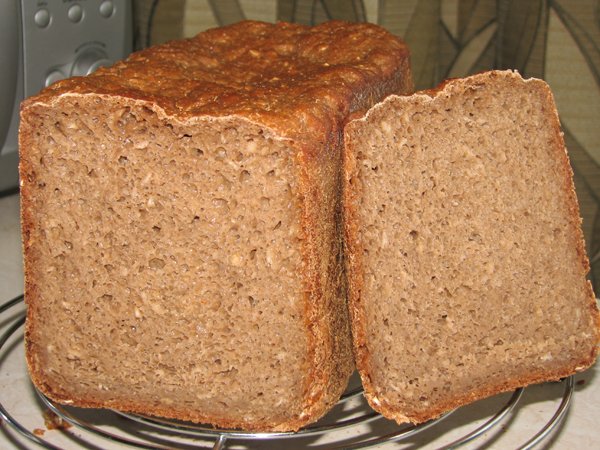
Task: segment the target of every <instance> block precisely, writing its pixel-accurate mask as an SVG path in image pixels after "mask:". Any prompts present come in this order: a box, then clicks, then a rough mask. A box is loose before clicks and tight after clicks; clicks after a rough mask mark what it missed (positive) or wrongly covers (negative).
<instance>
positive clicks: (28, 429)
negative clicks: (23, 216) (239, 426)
mask: <svg viewBox="0 0 600 450" xmlns="http://www.w3.org/2000/svg"><path fill="white" fill-rule="evenodd" d="M22 301H23V296H19V297H17V298H15V299H13V300H11V301H9V302H7V303H5V304H3V305H1V306H0V314H2V316H0V317H3V320H2V326H3V328H4V330H5V331H4V333H3V334H2V335H1V336H0V375H5V371H6V370H7V369H6V367H5V365H6V361H7V359H9V358H20V359H22V358H23V353H22V348H21V347H22V345H16V344H18V343H20V342H22V339H23V325H24V323H25V314H24V313H23V312H22V309H23V308H22ZM19 305H21V308H15V309H17V310H18V309H20V310H21V311H19V312H16V313H15V312H14V311H15V309H12V308H14V307H16V306H19ZM11 311H12V312H13V314H12V316H10V317H9V318H8V319H7V318H6V317H5V316H7V315H9V313H10V312H11ZM13 353H14V354H13ZM23 365H24V362H23ZM22 384H23V386H11V389H13V388H17V389H23V390H24V391H28V392H29V393H30V394H31V397H32V398H31V399H30V401H32V402H33V403H35V404H36V405H35V408H37V410H39V413H40V416H41V415H42V414H46V415H47V414H49V413H50V414H53V415H55V416H56V419H57V420H58V421H59V422H60V423H63V424H64V425H63V426H62V427H59V428H60V429H59V430H55V431H52V432H47V433H46V431H45V430H40V429H33V428H32V426H31V424H28V423H26V422H31V418H30V417H29V416H30V415H31V414H30V413H29V414H28V415H27V416H24V414H23V412H22V411H21V412H19V411H16V410H18V409H19V408H17V407H16V406H15V405H14V403H13V409H14V410H15V411H12V410H9V409H10V408H8V407H7V406H5V396H6V392H3V391H2V390H0V417H1V418H2V419H3V421H4V423H5V424H7V425H8V426H9V427H10V428H11V429H12V430H13V432H14V433H15V435H18V436H20V437H21V438H24V439H25V441H29V442H30V443H34V444H37V446H41V447H43V448H48V449H64V448H90V449H104V448H109V447H108V446H110V448H113V447H114V448H142V449H161V450H163V449H192V448H194V449H195V448H212V449H214V450H222V449H238V448H239V449H250V448H264V449H277V448H294V449H296V448H310V449H362V448H369V447H379V446H385V445H386V444H389V443H395V445H398V446H399V447H398V448H402V447H401V444H403V443H405V444H406V447H405V448H411V449H414V448H420V447H421V446H422V445H428V444H431V442H432V441H435V442H434V444H435V445H434V447H432V448H439V449H451V448H457V447H460V446H463V445H466V444H469V443H471V444H475V445H476V447H477V448H481V447H485V446H487V445H488V444H490V442H494V440H495V439H496V438H497V435H498V434H502V433H503V432H505V431H506V429H507V427H510V426H511V423H512V419H513V418H514V417H515V416H516V415H517V414H518V410H519V408H520V405H521V403H522V397H523V393H524V390H523V389H518V390H516V391H514V392H513V393H509V394H503V395H500V396H497V397H496V398H493V399H490V400H488V401H487V403H486V404H485V405H483V406H484V408H483V409H484V410H485V411H484V414H483V415H482V414H479V415H478V417H477V420H472V417H471V419H469V420H467V421H464V420H462V421H461V420H454V422H455V423H451V422H453V419H455V418H456V416H460V415H461V412H462V411H465V410H467V409H468V408H469V407H468V406H467V407H463V408H459V410H456V411H452V412H450V413H447V414H446V415H444V416H442V417H440V418H438V419H436V420H433V421H430V422H427V423H425V424H421V425H417V426H414V425H406V426H400V425H397V424H395V423H393V422H390V421H387V420H386V419H384V418H383V417H381V416H380V415H379V414H377V413H375V412H373V411H372V410H371V409H370V408H369V407H368V405H367V404H366V402H365V400H364V398H363V396H362V388H361V387H360V383H359V382H358V380H357V379H355V380H354V381H353V382H351V386H350V387H349V389H348V390H347V391H346V393H345V394H344V395H343V397H342V398H341V399H340V401H339V402H338V404H337V405H336V407H335V408H334V409H333V410H332V411H331V412H330V413H329V414H328V415H327V416H326V417H325V418H323V419H322V420H321V421H319V422H318V423H316V424H314V425H311V426H309V427H307V428H304V429H302V430H300V431H299V432H295V433H293V432H286V433H245V432H240V431H237V430H224V429H216V428H212V427H209V426H200V425H197V424H191V423H185V422H178V421H171V420H167V419H160V418H155V417H146V416H141V415H135V414H126V413H122V412H117V411H110V410H89V409H80V408H74V407H68V406H63V405H59V404H57V403H54V402H52V401H51V400H49V399H48V398H46V397H45V396H44V395H43V394H41V393H39V392H37V391H35V389H34V388H33V386H32V385H31V383H30V381H29V379H28V378H27V377H22ZM561 384H562V395H558V396H557V397H556V398H555V399H554V403H553V406H552V408H551V411H550V414H549V416H550V417H548V418H546V419H543V420H541V421H539V422H538V423H537V425H536V428H535V429H532V430H530V432H529V433H530V434H529V438H528V439H527V440H526V442H524V443H521V444H519V445H517V446H516V447H517V448H519V449H532V448H534V447H536V446H537V445H538V444H540V443H542V442H544V441H546V440H548V438H549V436H550V435H552V434H553V431H554V430H556V429H557V427H558V426H559V425H560V424H561V422H562V421H563V420H564V418H565V416H566V413H567V411H568V409H569V406H570V403H571V397H572V394H573V390H574V389H573V388H574V381H573V377H568V378H566V379H564V380H563V381H562V382H561ZM481 406H482V404H481V403H480V404H479V410H481V409H482V408H481ZM19 414H20V415H19ZM448 424H450V427H448ZM454 426H456V427H460V430H459V433H458V434H457V433H448V429H450V430H452V428H453V427H454ZM51 433H52V436H50V435H51ZM46 435H48V437H46ZM440 435H443V436H445V435H448V438H447V440H446V442H443V443H442V444H438V443H437V442H438V441H439V436H440ZM50 437H52V439H50ZM429 447H431V446H430V445H429ZM429 447H428V448H429Z"/></svg>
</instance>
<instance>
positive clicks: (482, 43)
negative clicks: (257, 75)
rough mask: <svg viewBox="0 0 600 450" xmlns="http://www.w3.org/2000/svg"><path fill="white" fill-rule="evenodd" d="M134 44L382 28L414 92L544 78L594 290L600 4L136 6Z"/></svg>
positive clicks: (599, 195) (552, 0)
mask: <svg viewBox="0 0 600 450" xmlns="http://www.w3.org/2000/svg"><path fill="white" fill-rule="evenodd" d="M134 8H135V17H136V46H137V47H138V48H141V47H144V46H146V45H148V44H155V43H160V42H164V41H166V40H169V39H176V38H181V37H187V36H192V35H194V34H196V33H198V32H199V31H202V30H203V29H206V28H209V27H213V26H217V25H224V24H228V23H232V22H236V21H238V20H241V19H244V18H247V19H255V20H264V21H276V20H285V21H293V22H298V23H304V24H316V23H320V22H323V21H326V20H329V19H342V20H350V21H370V22H375V23H379V24H380V25H382V26H384V27H386V28H387V29H389V30H390V31H392V32H393V33H395V34H397V35H399V36H402V37H403V38H404V39H405V40H406V41H407V43H408V44H409V46H410V48H411V52H412V67H413V72H414V77H415V83H416V85H417V87H418V88H430V87H433V86H434V85H436V84H437V83H438V82H439V81H441V80H443V79H444V78H447V77H459V76H464V75H468V74H471V73H475V72H479V71H482V70H487V69H493V68H511V69H518V70H519V71H520V72H521V73H522V74H524V75H525V76H534V77H539V78H543V79H545V80H546V81H547V82H548V83H549V84H550V86H551V87H552V90H553V92H554V95H555V98H556V103H557V105H558V110H559V113H560V117H561V121H562V124H563V130H564V133H565V139H566V142H567V147H568V148H569V153H570V157H571V163H572V165H573V169H574V171H575V183H576V188H577V195H578V197H579V201H580V206H581V213H582V216H583V227H584V232H585V235H586V240H587V246H588V252H589V254H590V258H591V260H592V268H593V270H592V278H593V281H595V283H594V285H595V287H596V289H597V293H598V292H599V291H598V289H599V288H600V209H599V208H600V126H599V125H600V124H598V123H597V122H598V118H599V117H600V19H599V17H600V3H599V2H598V0H272V1H268V0H267V1H265V0H134Z"/></svg>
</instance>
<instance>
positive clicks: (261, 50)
mask: <svg viewBox="0 0 600 450" xmlns="http://www.w3.org/2000/svg"><path fill="white" fill-rule="evenodd" d="M408 64H409V63H408V49H407V47H406V46H405V44H404V43H402V42H401V41H400V40H398V39H397V38H395V37H394V36H392V35H391V34H390V33H388V32H387V31H385V30H384V29H382V28H380V27H378V26H376V25H372V24H365V23H346V22H339V21H335V22H328V23H325V24H322V25H318V26H315V27H306V26H302V25H297V24H289V23H278V24H268V23H262V22H254V21H244V22H240V23H237V24H234V25H230V26H227V27H222V28H215V29H212V30H208V31H206V32H203V33H200V34H198V35H197V36H196V37H194V38H191V39H185V40H180V41H172V42H169V43H166V44H163V45H159V46H155V47H152V48H149V49H146V50H142V51H140V52H137V53H134V54H132V55H131V56H130V57H129V58H128V59H126V60H125V61H123V62H119V63H117V64H115V65H114V66H113V67H111V68H107V69H100V70H98V71H97V72H95V73H94V74H92V75H90V76H88V77H83V78H72V79H68V80H64V81H62V82H59V83H56V84H55V85H53V86H51V87H50V88H48V89H46V90H45V91H43V93H42V94H41V95H40V96H38V97H36V98H35V99H34V100H33V101H35V102H42V103H44V102H45V101H47V100H50V98H52V97H55V96H57V95H60V94H63V93H67V92H73V93H81V94H88V93H92V94H102V95H105V94H108V95H115V96H121V97H128V98H132V99H139V100H145V101H149V102H152V103H154V104H156V105H157V106H159V107H161V108H162V109H164V110H165V112H166V113H167V114H169V115H173V116H176V117H178V118H180V119H182V120H185V119H187V118H190V117H194V116H203V115H210V116H224V115H241V116H244V117H247V118H249V119H251V120H254V121H257V122H259V123H264V124H265V125H267V126H271V127H273V128H275V129H276V130H278V131H280V132H281V133H283V134H288V135H290V137H296V138H298V137H300V136H302V135H303V134H305V133H308V134H314V132H317V135H322V134H323V132H331V131H332V130H335V129H336V126H339V124H340V123H341V121H343V120H344V119H345V117H346V116H347V115H348V113H349V112H351V111H353V110H356V109H359V108H365V107H367V106H369V104H370V103H371V102H373V101H374V100H379V99H380V97H381V96H382V95H383V94H384V93H387V92H389V91H390V88H392V89H395V90H398V89H404V90H405V89H406V87H407V86H410V83H411V82H410V77H407V76H406V74H407V73H408ZM400 69H404V70H400ZM407 78H408V79H407ZM395 86H397V88H396V87H395ZM409 89H410V87H409ZM332 126H333V128H332ZM286 130H287V131H286ZM289 130H292V131H291V132H290V131H289ZM314 137H317V136H314ZM320 139H322V137H320Z"/></svg>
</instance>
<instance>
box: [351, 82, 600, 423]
mask: <svg viewBox="0 0 600 450" xmlns="http://www.w3.org/2000/svg"><path fill="white" fill-rule="evenodd" d="M346 139H347V152H348V153H347V155H346V186H345V187H346V190H347V193H346V198H347V202H349V203H348V204H347V206H348V208H349V211H350V217H349V219H348V220H350V221H354V222H352V223H350V224H348V223H347V224H346V227H347V229H348V230H349V233H350V237H351V239H350V242H349V245H350V257H349V258H348V260H349V261H350V263H351V264H350V272H351V273H352V274H354V278H352V277H351V280H350V282H351V290H352V299H353V301H352V308H353V310H354V314H355V320H354V323H353V325H354V327H355V329H354V332H355V335H356V337H355V339H356V340H355V345H356V351H357V355H358V361H357V364H358V367H359V369H360V370H361V374H362V376H363V382H365V384H366V385H367V386H366V390H367V396H368V397H371V398H372V402H371V403H372V405H373V406H374V407H376V409H378V410H380V411H381V412H383V413H384V414H385V415H387V416H388V417H391V418H395V419H397V420H398V421H399V422H403V421H407V420H411V421H413V422H421V421H424V420H427V419H430V418H432V417H435V416H437V415H439V414H440V413H441V412H443V411H445V410H449V409H451V408H454V407H456V406H459V405H461V404H464V403H467V402H470V401H473V400H475V399H477V398H481V397H484V396H488V395H491V394H493V393H496V392H500V391H505V390H509V389H514V388H516V387H518V386H521V385H526V384H529V383H531V382H539V381H545V380H551V379H558V378H559V377H562V376H566V375H568V374H571V373H573V372H574V371H576V370H581V369H583V368H585V367H587V366H589V365H590V364H591V363H592V362H593V360H594V358H595V355H596V353H597V345H598V340H599V334H598V325H599V321H598V310H597V307H596V301H595V299H594V297H593V294H592V291H591V288H590V286H589V284H588V283H587V282H586V280H585V274H586V272H587V268H588V263H587V258H586V257H585V254H584V250H583V245H582V235H581V231H580V222H579V220H580V219H579V216H578V210H577V203H576V199H575V195H574V192H573V185H572V181H571V169H570V167H569V165H568V160H567V156H566V153H565V151H564V144H563V141H562V137H561V135H560V133H559V128H558V118H557V116H556V113H555V109H554V105H553V102H552V98H551V94H550V91H549V90H548V88H547V86H546V85H545V84H544V83H543V82H541V81H539V80H530V81H523V80H522V79H521V78H520V76H519V75H518V74H514V73H512V72H493V73H487V74H483V75H478V76H474V77H472V78H468V79H465V80H456V81H451V82H449V83H448V84H446V85H445V86H444V87H443V88H441V89H440V90H438V91H435V92H429V93H427V95H426V94H419V95H414V96H412V97H404V98H400V97H394V98H389V99H387V100H386V101H384V102H383V103H382V104H380V105H378V106H376V107H374V108H373V109H372V110H371V111H370V113H369V114H368V117H367V118H366V119H363V120H357V121H355V122H353V123H352V124H351V126H349V127H347V131H346ZM379 404H381V406H379Z"/></svg>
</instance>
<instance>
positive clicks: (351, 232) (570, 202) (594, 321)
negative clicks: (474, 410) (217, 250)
mask: <svg viewBox="0 0 600 450" xmlns="http://www.w3.org/2000/svg"><path fill="white" fill-rule="evenodd" d="M501 80H506V82H507V83H515V84H516V83H526V84H531V85H535V87H536V91H537V92H538V93H539V95H540V98H541V100H542V103H543V104H544V105H545V106H547V109H545V113H546V118H547V120H548V122H549V124H550V127H551V128H552V129H553V134H554V136H553V142H554V143H556V146H555V148H554V149H553V151H552V154H553V155H555V156H556V158H557V160H558V161H559V165H560V166H561V171H560V176H561V177H564V183H562V186H565V187H566V192H565V197H566V204H565V209H566V214H567V215H568V221H569V222H570V224H571V226H570V230H569V232H570V233H572V242H573V245H574V247H575V250H576V252H577V259H578V262H579V267H578V268H577V269H578V272H579V273H580V277H581V278H580V279H581V286H582V290H583V294H582V296H583V297H584V298H585V299H586V304H584V305H581V306H582V308H584V309H582V313H587V314H589V317H590V323H591V327H590V330H589V332H590V338H589V341H588V343H587V345H586V347H585V348H586V350H585V351H584V353H586V356H584V357H582V358H581V359H580V360H578V361H576V362H575V363H573V364H572V365H570V366H561V367H557V368H556V369H555V370H554V371H553V372H542V371H539V370H538V371H532V372H531V373H530V374H523V375H522V376H521V377H519V378H513V379H507V380H505V382H504V383H502V384H499V385H489V386H481V387H479V389H478V390H477V391H474V392H465V393H464V396H463V397H460V398H455V399H454V400H453V401H451V402H449V403H445V404H437V405H431V407H430V408H429V409H425V408H424V409H423V410H422V411H421V412H420V413H419V414H411V413H409V412H407V411H404V410H403V409H401V408H398V407H397V405H393V404H390V403H388V402H387V401H386V399H383V398H379V397H378V396H377V392H376V387H375V386H374V384H373V382H372V378H371V374H372V364H371V354H370V351H369V349H368V348H367V334H368V324H367V317H366V314H365V309H364V306H363V302H364V300H362V299H361V292H362V291H363V287H364V280H363V278H362V277H363V268H362V264H363V261H362V259H363V258H362V244H361V242H360V240H359V231H360V229H359V227H360V226H361V224H360V223H359V222H358V218H359V212H358V208H359V201H358V196H359V195H360V189H361V188H360V183H359V182H358V181H356V180H355V179H354V176H355V175H356V174H357V171H358V169H357V168H356V164H357V163H356V160H355V159H354V158H355V156H353V155H354V154H355V153H356V152H357V151H358V150H357V149H353V148H352V145H353V144H352V142H353V141H352V136H354V135H356V136H358V135H362V134H363V133H368V128H367V127H368V126H371V125H372V124H377V120H378V118H379V117H382V115H383V114H384V113H385V111H386V110H387V108H388V107H390V108H391V107H395V108H396V109H398V110H407V109H408V108H413V109H414V108H418V109H419V110H420V111H427V105H428V104H432V105H433V104H435V103H436V102H437V101H438V100H440V101H441V99H442V98H448V97H452V96H460V95H461V93H464V92H465V91H468V90H477V89H479V88H481V87H482V86H483V85H493V84H494V83H496V82H498V81H501ZM554 105H555V103H554V99H553V95H552V92H551V90H550V88H549V87H548V85H547V84H546V83H545V82H544V81H542V80H539V79H535V78H531V79H526V80H524V79H523V78H522V77H521V75H520V74H519V73H517V72H515V71H491V72H485V73H481V74H477V75H474V76H471V77H467V78H464V79H451V80H446V81H444V82H443V83H441V84H440V85H439V86H438V87H436V88H434V89H431V90H426V91H420V92H417V93H415V94H413V95H412V96H405V97H399V96H396V95H392V96H389V97H387V98H386V99H385V100H384V101H382V102H380V103H378V104H377V105H375V106H373V107H372V108H371V109H370V110H369V111H368V112H367V113H366V114H365V115H364V116H363V117H361V118H358V119H356V120H353V121H352V122H350V123H349V124H348V125H347V127H346V129H345V136H346V140H345V142H346V153H345V156H344V175H343V177H344V184H345V187H344V211H345V224H344V226H345V235H346V246H347V255H346V261H347V270H348V277H349V302H350V313H351V317H352V328H353V330H352V331H353V339H354V352H355V359H356V361H355V362H356V365H357V368H358V370H359V372H360V374H361V378H362V382H363V386H364V389H365V396H366V398H367V400H368V401H369V404H370V405H371V406H372V407H373V408H374V409H375V410H377V411H379V412H380V413H381V414H383V415H384V416H385V417H387V418H390V419H393V420H396V421H397V422H398V423H404V422H413V423H420V422H425V421H427V420H430V419H433V418H435V417H438V416H439V415H441V414H442V413H444V412H446V411H449V410H452V409H454V408H456V407H459V406H462V405H464V404H467V403H470V402H473V401H476V400H478V399H481V398H485V397H488V396H491V395H494V394H497V393H500V392H505V391H510V390H512V389H516V388H518V387H521V386H526V385H529V384H533V383H539V382H544V381H551V380H558V379H560V378H562V377H565V376H569V375H572V374H574V373H575V372H580V371H583V370H584V369H586V368H588V367H589V366H591V365H592V364H593V363H594V361H595V360H596V357H597V355H598V353H599V350H600V349H599V347H598V345H599V344H600V314H599V311H598V306H597V301H596V299H595V297H594V293H593V290H592V287H591V284H590V283H589V281H586V280H585V278H586V275H587V273H588V271H589V261H588V258H587V255H586V252H585V244H584V239H583V233H582V231H581V226H580V222H581V219H580V214H579V206H578V201H577V197H576V194H575V190H574V185H573V179H572V177H573V171H572V169H571V166H570V164H569V158H568V154H567V150H566V148H565V145H564V140H563V134H562V132H561V130H560V121H559V117H558V112H557V110H556V107H555V106H554ZM351 180H354V183H353V182H352V181H351ZM357 183H358V184H359V187H356V184H357ZM588 346H589V347H588ZM588 348H589V351H587V349H588Z"/></svg>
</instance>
